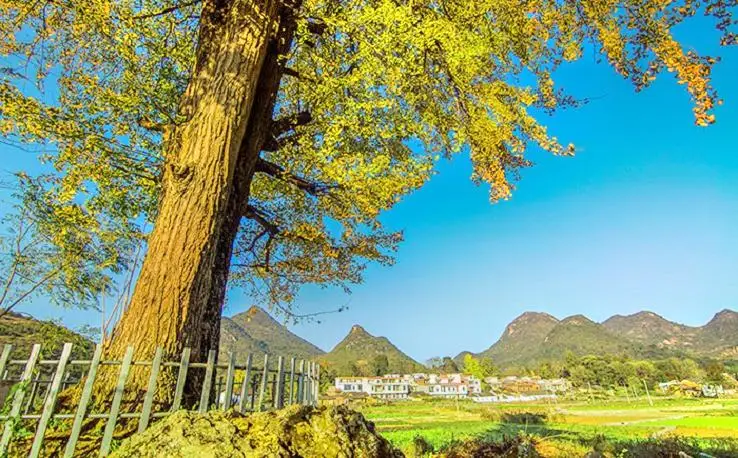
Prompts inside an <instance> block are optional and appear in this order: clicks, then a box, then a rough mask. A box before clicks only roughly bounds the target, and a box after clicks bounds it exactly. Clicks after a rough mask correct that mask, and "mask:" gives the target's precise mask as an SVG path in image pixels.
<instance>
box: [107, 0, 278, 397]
mask: <svg viewBox="0 0 738 458" xmlns="http://www.w3.org/2000/svg"><path fill="white" fill-rule="evenodd" d="M278 3H279V2H278V0H217V1H211V2H209V3H208V4H206V5H205V7H204V10H203V16H202V25H201V31H200V41H199V48H198V51H197V63H196V67H195V69H194V72H193V76H192V79H191V81H190V84H189V86H188V88H187V90H186V92H185V94H184V97H183V101H182V104H181V110H180V111H181V114H182V115H183V116H184V118H185V119H184V122H183V123H182V124H180V125H178V126H177V127H176V128H175V129H174V130H173V131H172V132H171V134H170V135H169V136H168V139H167V146H166V149H165V151H166V155H165V161H166V162H165V170H164V172H163V175H164V177H163V193H162V197H161V201H160V206H159V212H158V215H157V218H156V221H155V224H154V229H153V231H152V233H151V236H150V238H149V241H148V251H147V254H146V258H145V259H144V262H143V265H142V268H141V272H140V275H139V278H138V281H137V283H136V287H135V290H134V294H133V296H132V299H131V302H130V304H129V306H128V308H127V310H126V312H125V314H124V315H123V317H122V318H121V321H120V322H119V323H118V325H117V326H116V329H115V332H114V335H113V337H112V339H111V341H110V342H109V343H108V346H107V354H109V355H111V356H120V355H122V354H123V352H124V351H125V348H126V347H127V346H129V345H132V346H134V347H135V349H136V357H137V359H141V358H147V357H150V356H151V355H152V354H153V352H154V349H155V348H156V347H157V346H162V347H164V350H165V354H166V355H167V356H168V357H169V358H175V357H178V356H179V354H180V353H181V351H182V349H183V348H184V347H190V348H192V358H193V360H198V361H203V360H204V359H205V358H206V356H207V352H208V350H210V349H216V348H217V344H218V338H219V324H220V311H221V304H222V301H223V297H224V292H225V279H226V278H227V271H228V263H229V260H230V250H231V248H230V246H231V245H232V243H233V238H234V237H235V233H236V231H237V230H238V220H239V219H240V211H241V210H240V209H239V205H245V202H246V201H247V200H248V188H249V183H250V179H251V175H252V174H253V164H254V163H255V161H256V158H257V157H258V152H259V151H258V148H252V149H248V148H246V149H244V148H243V145H245V144H248V143H249V142H248V141H244V139H245V138H246V135H247V130H249V131H251V130H253V128H249V120H250V118H251V110H252V107H253V106H254V103H255V99H257V98H259V97H257V85H258V83H259V80H260V75H261V71H262V66H263V63H264V60H265V57H266V55H267V52H268V49H269V43H270V37H271V36H273V32H274V31H275V30H274V27H275V25H276V23H277V15H278ZM248 135H252V134H251V132H249V134H248ZM236 188H237V190H238V192H234V190H235V189H236ZM144 375H145V374H142V375H141V376H138V377H137V376H136V374H134V376H133V378H132V379H131V380H130V381H129V386H130V389H131V391H133V392H135V391H136V388H143V387H144V386H145V383H146V381H145V379H146V377H145V376H144ZM101 389H103V390H104V387H103V388H101ZM160 391H163V392H166V391H167V390H160Z"/></svg>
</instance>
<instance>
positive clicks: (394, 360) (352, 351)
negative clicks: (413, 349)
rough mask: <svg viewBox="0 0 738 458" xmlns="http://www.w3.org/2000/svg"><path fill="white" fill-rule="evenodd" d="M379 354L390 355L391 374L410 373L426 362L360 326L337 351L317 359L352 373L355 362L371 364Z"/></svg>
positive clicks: (341, 371) (354, 329) (359, 365)
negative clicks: (414, 358) (417, 359)
mask: <svg viewBox="0 0 738 458" xmlns="http://www.w3.org/2000/svg"><path fill="white" fill-rule="evenodd" d="M377 355H385V356H386V357H387V361H388V363H389V370H388V371H387V372H388V373H408V372H415V371H420V370H423V369H424V366H423V365H422V364H420V363H418V362H417V361H415V360H413V359H412V358H410V357H409V356H408V355H406V354H405V353H403V352H401V351H400V350H399V349H398V348H397V347H395V346H394V345H393V344H392V343H391V342H390V341H389V340H388V339H387V338H386V337H375V336H373V335H371V334H369V333H368V332H367V331H366V330H365V329H364V328H362V327H361V326H359V325H354V326H353V327H351V331H350V332H349V333H348V335H347V336H346V337H345V338H344V339H343V340H342V341H341V342H339V343H338V345H336V346H335V347H334V348H333V350H331V351H330V352H328V353H326V354H325V355H322V356H320V357H318V358H317V360H318V361H319V362H320V363H321V365H325V366H327V367H328V368H330V369H332V370H334V371H335V372H336V373H338V374H349V373H351V365H352V364H353V365H355V366H357V367H361V366H363V365H366V366H367V367H370V365H371V364H372V360H373V358H375V357H376V356H377Z"/></svg>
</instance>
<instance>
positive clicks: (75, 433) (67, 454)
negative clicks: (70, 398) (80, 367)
mask: <svg viewBox="0 0 738 458" xmlns="http://www.w3.org/2000/svg"><path fill="white" fill-rule="evenodd" d="M102 351H103V346H102V345H101V344H97V346H96V347H95V353H94V354H93V355H92V361H90V369H89V370H88V372H87V380H85V386H84V387H83V388H82V396H81V397H80V399H79V405H78V406H77V413H75V414H74V424H72V434H70V435H69V440H68V441H67V446H66V448H65V449H64V458H71V457H72V455H74V449H75V448H76V447H77V439H78V438H79V433H80V431H81V430H82V422H83V421H84V419H85V414H86V413H87V404H88V403H89V402H90V396H92V386H93V385H94V383H95V376H96V375H97V367H98V366H99V365H100V358H101V357H102Z"/></svg>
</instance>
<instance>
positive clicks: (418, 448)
mask: <svg viewBox="0 0 738 458" xmlns="http://www.w3.org/2000/svg"><path fill="white" fill-rule="evenodd" d="M433 451H434V450H433V444H431V443H430V442H428V440H426V438H425V437H423V436H415V437H414V438H413V442H412V445H411V446H410V450H409V453H408V455H409V456H411V457H415V458H421V457H424V456H426V455H430V454H431V453H433Z"/></svg>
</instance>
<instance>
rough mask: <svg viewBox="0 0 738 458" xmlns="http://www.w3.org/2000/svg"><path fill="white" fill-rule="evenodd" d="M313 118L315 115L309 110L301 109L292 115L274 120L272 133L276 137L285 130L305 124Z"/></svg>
mask: <svg viewBox="0 0 738 458" xmlns="http://www.w3.org/2000/svg"><path fill="white" fill-rule="evenodd" d="M312 120H313V116H312V115H311V114H310V112H309V111H301V112H299V113H295V114H293V115H290V116H284V117H282V118H278V119H275V120H273V121H272V127H271V132H270V134H271V135H272V137H274V138H275V139H276V138H277V137H279V136H280V135H282V134H284V133H285V132H288V131H290V130H292V129H294V128H295V127H298V126H304V125H305V124H307V123H309V122H310V121H312Z"/></svg>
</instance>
